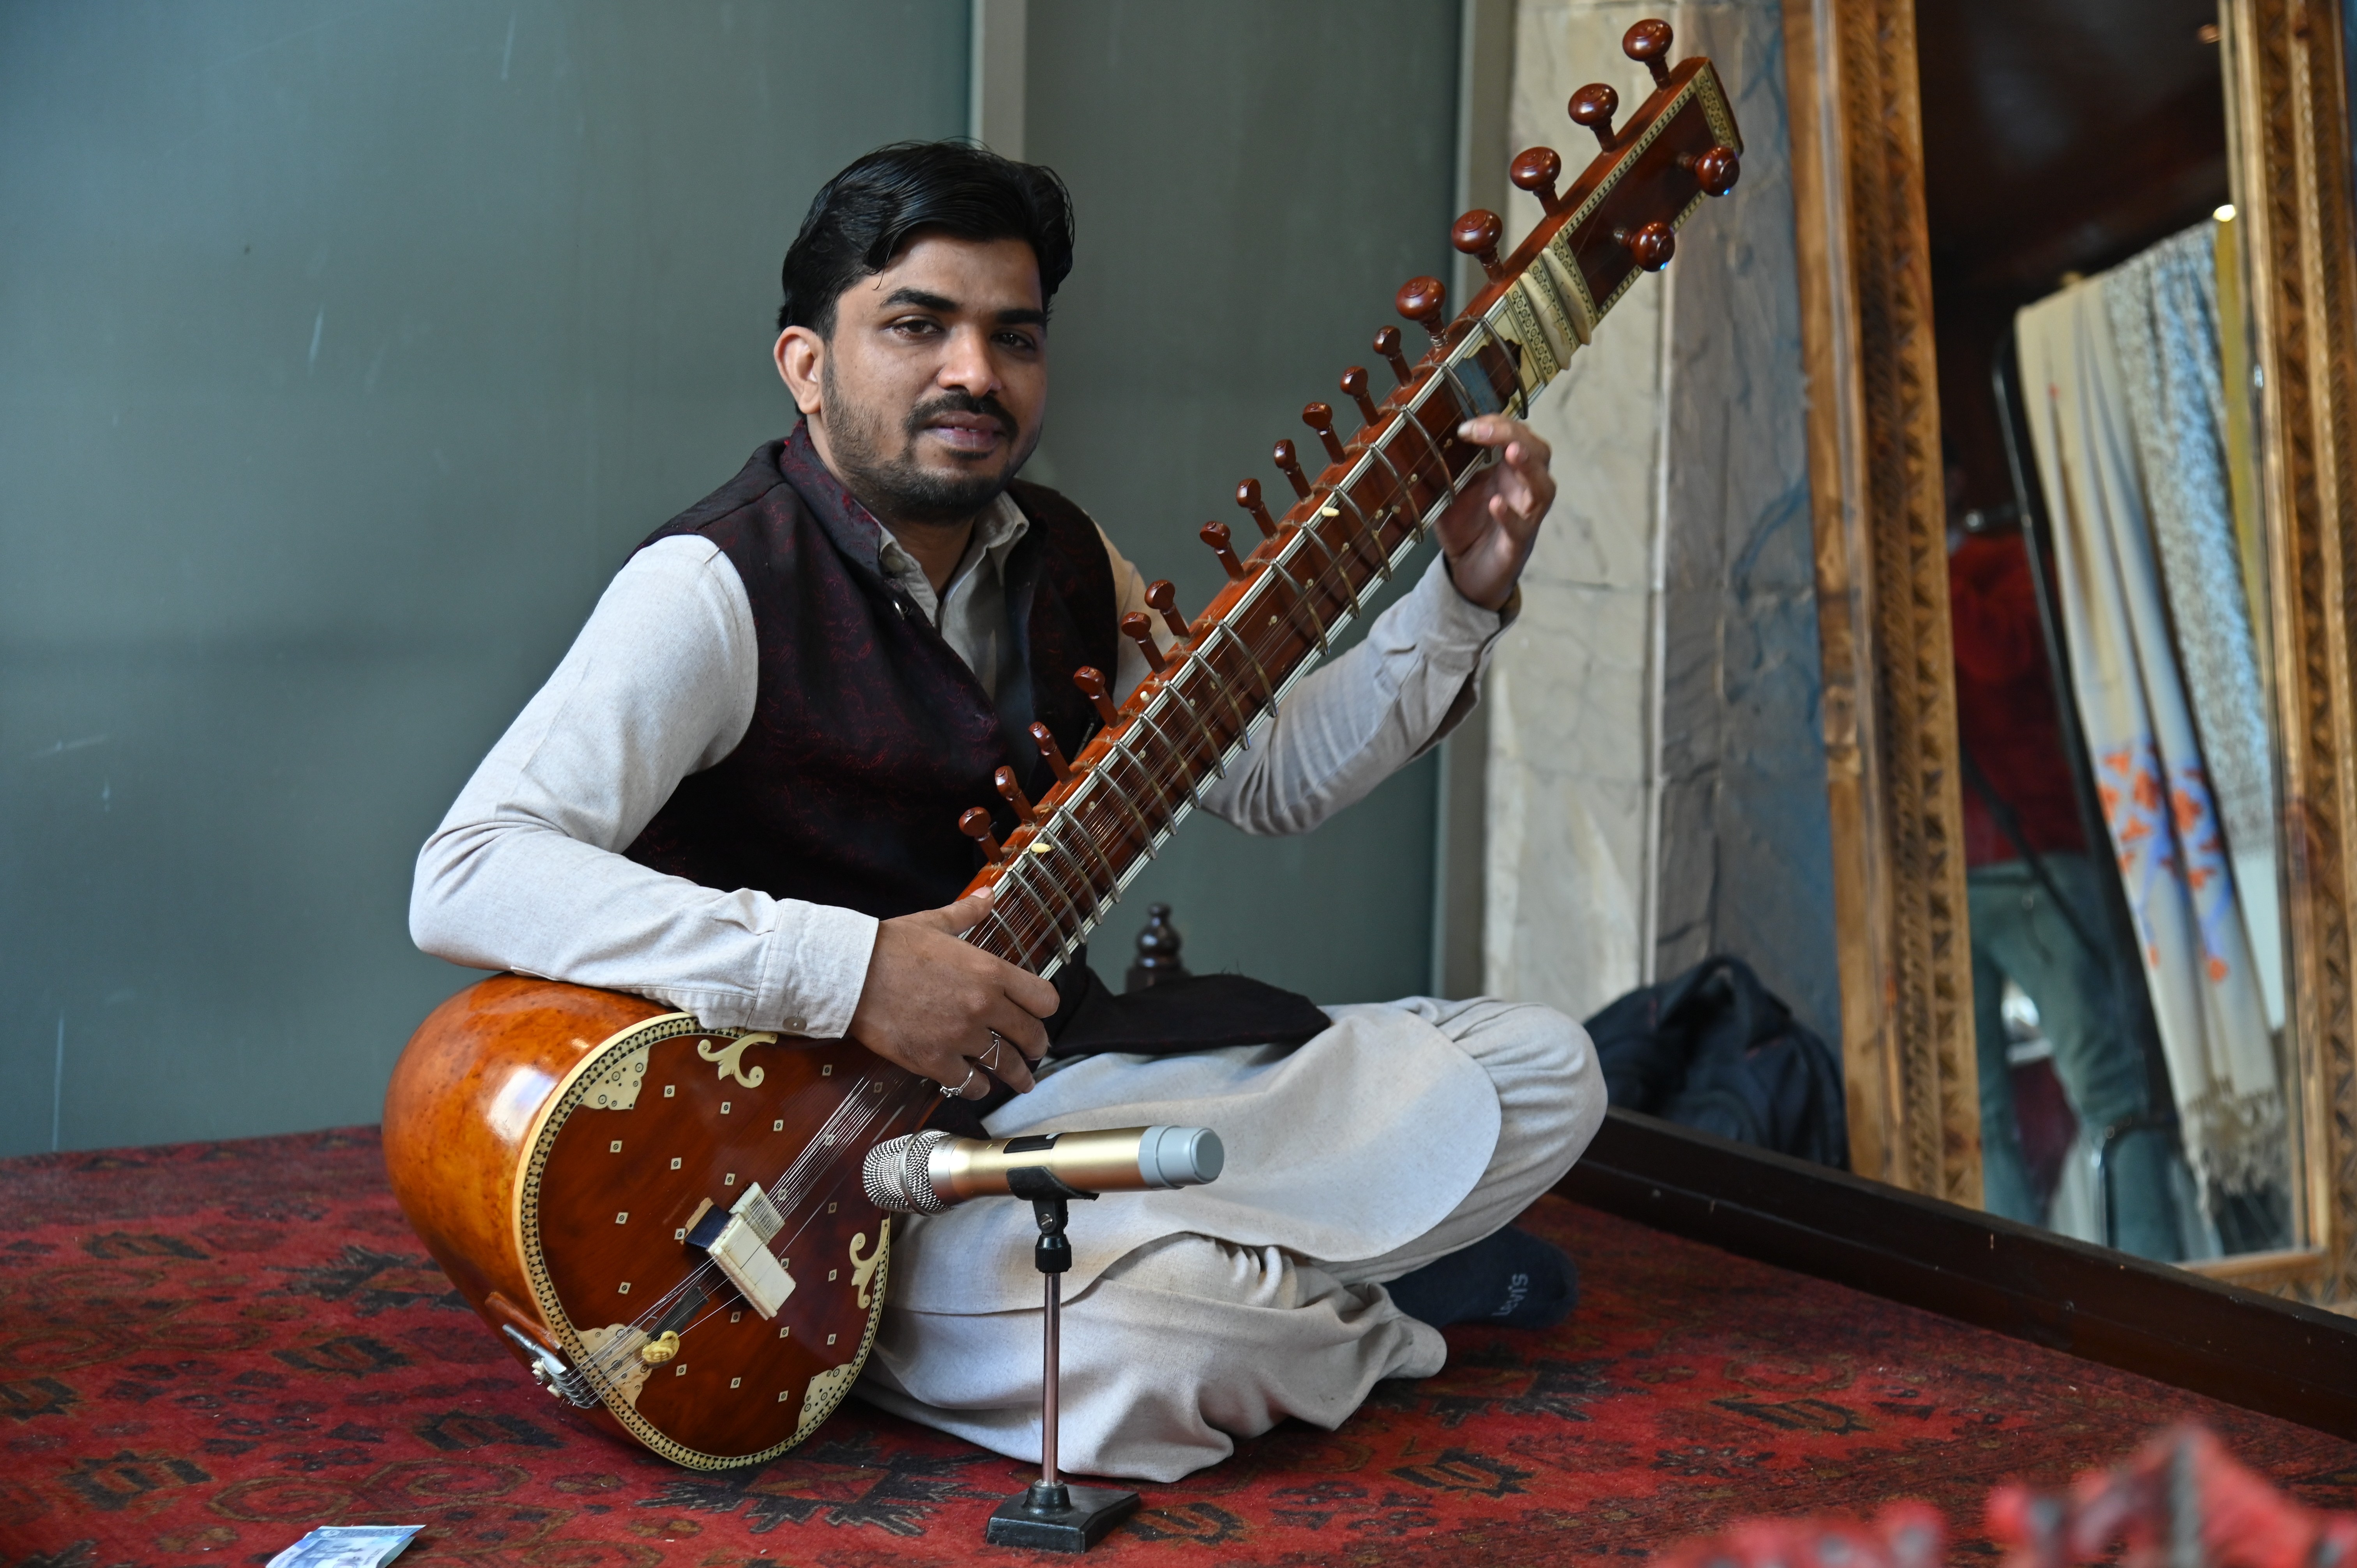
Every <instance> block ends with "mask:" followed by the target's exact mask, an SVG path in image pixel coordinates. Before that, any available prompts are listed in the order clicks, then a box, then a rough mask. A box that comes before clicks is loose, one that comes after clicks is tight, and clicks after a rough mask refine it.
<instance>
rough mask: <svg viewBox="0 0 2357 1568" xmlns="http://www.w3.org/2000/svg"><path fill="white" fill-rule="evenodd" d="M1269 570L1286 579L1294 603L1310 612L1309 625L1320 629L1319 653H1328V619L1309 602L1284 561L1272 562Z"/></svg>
mask: <svg viewBox="0 0 2357 1568" xmlns="http://www.w3.org/2000/svg"><path fill="white" fill-rule="evenodd" d="M1268 569H1269V570H1270V571H1272V572H1274V573H1275V574H1276V575H1278V576H1280V577H1282V578H1284V579H1285V585H1286V587H1288V588H1291V589H1292V590H1293V598H1294V602H1295V603H1296V604H1298V605H1301V606H1302V607H1305V608H1306V609H1308V611H1309V624H1310V625H1312V626H1314V627H1316V628H1318V652H1319V653H1321V654H1322V653H1324V652H1325V651H1326V618H1325V617H1324V616H1321V615H1319V614H1318V607H1317V606H1316V605H1313V604H1310V603H1309V602H1308V599H1309V596H1308V595H1307V594H1305V593H1303V592H1302V591H1301V585H1300V584H1298V583H1297V582H1295V581H1294V580H1293V574H1292V573H1290V572H1288V571H1286V569H1285V564H1284V563H1283V562H1282V561H1271V562H1270V563H1269V564H1268Z"/></svg>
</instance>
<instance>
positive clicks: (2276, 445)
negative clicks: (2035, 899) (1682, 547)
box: [1783, 0, 2357, 1308]
mask: <svg viewBox="0 0 2357 1568" xmlns="http://www.w3.org/2000/svg"><path fill="white" fill-rule="evenodd" d="M1783 21H1784V39H1785V58H1786V70H1787V71H1788V73H1789V80H1788V86H1789V90H1790V102H1791V109H1792V186H1793V199H1794V208H1795V216H1796V220H1797V224H1798V231H1799V262H1800V285H1801V306H1802V337H1803V364H1804V367H1805V371H1806V374H1807V380H1808V388H1809V398H1808V442H1809V477H1810V491H1811V508H1812V512H1813V519H1812V521H1813V529H1814V541H1815V553H1816V580H1817V613H1818V624H1819V629H1820V642H1821V648H1822V652H1823V658H1824V707H1823V712H1824V731H1825V754H1826V769H1827V789H1828V792H1829V795H1830V800H1831V808H1832V822H1833V860H1834V865H1833V870H1834V902H1835V921H1836V928H1837V930H1838V932H1839V943H1840V957H1839V963H1840V975H1841V997H1842V1059H1843V1064H1844V1070H1845V1075H1846V1079H1847V1088H1848V1101H1849V1118H1850V1122H1849V1129H1850V1131H1849V1137H1850V1152H1851V1160H1852V1164H1853V1166H1854V1168H1855V1169H1857V1171H1858V1172H1859V1174H1861V1175H1864V1176H1875V1177H1878V1178H1879V1179H1881V1180H1884V1181H1888V1182H1890V1183H1892V1184H1894V1185H1896V1186H1898V1187H1904V1188H1907V1189H1909V1190H1910V1191H1915V1192H1922V1193H1930V1194H1932V1195H1935V1196H1937V1197H1945V1198H1949V1199H1952V1200H1953V1201H1955V1202H1959V1203H1964V1204H1970V1205H1973V1206H1975V1207H1977V1206H1978V1205H1979V1203H1980V1198H1981V1172H1980V1106H1979V1095H1978V1091H1977V1089H1976V1079H1975V1069H1974V1037H1973V984H1972V954H1971V945H1970V941H1969V940H1968V934H1967V931H1966V929H1965V922H1966V914H1965V900H1964V855H1963V843H1964V833H1963V804H1962V800H1961V796H1960V789H1959V782H1958V768H1957V761H1956V757H1957V742H1956V700H1955V675H1954V665H1953V658H1952V654H1951V651H1950V643H1949V630H1948V575H1947V541H1946V516H1945V504H1944V494H1943V473H1942V469H1941V462H1940V409H1939V396H1938V392H1937V379H1936V376H1935V374H1934V363H1933V354H1932V278H1931V259H1930V254H1929V250H1928V246H1927V242H1926V238H1925V224H1924V206H1923V137H1922V121H1921V107H1920V101H1919V98H1918V90H1917V79H1916V59H1915V5H1914V0H1784V5H1783ZM2220 26H2221V29H2222V40H2221V46H2222V49H2223V51H2224V53H2223V64H2224V68H2225V70H2227V71H2228V73H2229V81H2230V83H2231V89H2230V91H2229V94H2228V102H2229V115H2230V122H2231V123H2230V124H2229V126H2228V129H2227V135H2228V145H2229V157H2230V160H2231V162H2232V164H2233V185H2234V190H2235V200H2236V204H2237V208H2238V210H2239V211H2240V213H2241V215H2242V217H2243V219H2244V222H2245V223H2246V224H2247V230H2246V234H2247V251H2246V253H2247V254H2248V255H2249V257H2250V258H2251V270H2252V272H2253V274H2254V278H2253V286H2252V288H2251V298H2252V301H2253V309H2254V314H2255V320H2256V325H2257V328H2258V334H2259V338H2260V344H2259V355H2258V358H2259V363H2260V366H2261V369H2262V371H2263V373H2264V377H2265V392H2264V398H2263V408H2264V419H2265V431H2264V435H2265V447H2266V451H2265V456H2264V463H2265V470H2264V477H2265V488H2266V508H2267V517H2266V525H2267V537H2268V553H2269V560H2270V564H2271V567H2272V571H2271V582H2270V584H2269V596H2270V601H2271V604H2272V607H2273V616H2274V639H2275V649H2274V660H2275V667H2276V670H2277V671H2281V672H2282V673H2281V679H2280V682H2279V690H2278V692H2277V704H2278V712H2277V714H2276V728H2277V732H2278V735H2279V736H2280V738H2279V740H2278V743H2277V744H2278V755H2279V757H2280V761H2281V765H2282V769H2283V772H2282V780H2281V786H2280V793H2281V798H2282V808H2283V822H2284V856H2283V859H2284V865H2285V873H2284V878H2285V880H2284V888H2283V897H2284V929H2285V933H2286V940H2287V945H2288V953H2287V959H2288V963H2289V972H2290V975H2291V977H2292V1003H2291V1014H2290V1024H2291V1027H2290V1029H2289V1031H2288V1034H2289V1036H2290V1040H2291V1047H2290V1060H2289V1067H2290V1069H2291V1074H2292V1079H2293V1082H2292V1085H2291V1088H2292V1090H2293V1092H2294V1093H2295V1094H2296V1095H2297V1096H2298V1103H2297V1106H2296V1108H2295V1111H2294V1115H2293V1118H2292V1122H2293V1149H2292V1165H2293V1188H2294V1191H2293V1198H2292V1201H2293V1206H2294V1210H2295V1216H2296V1219H2295V1224H2296V1227H2297V1233H2298V1235H2300V1236H2301V1237H2302V1238H2303V1239H2304V1244H2303V1245H2301V1246H2299V1247H2298V1248H2295V1249H2291V1250H2287V1251H2279V1252H2267V1253H2258V1254H2247V1255H2244V1256H2239V1257H2233V1258H2226V1259H2220V1260H2216V1261H2213V1262H2203V1263H2200V1264H2196V1265H2193V1266H2194V1267H2196V1268H2198V1269H2199V1270H2200V1271H2201V1273H2208V1274H2212V1275H2214V1276H2218V1277H2222V1278H2229V1279H2233V1280H2235V1281H2237V1282H2239V1283H2244V1284H2251V1285H2256V1286H2260V1287H2263V1288H2271V1289H2275V1290H2277V1291H2280V1292H2282V1293H2284V1294H2293V1295H2298V1296H2300V1297H2302V1298H2305V1299H2308V1300H2311V1301H2319V1302H2325V1303H2329V1304H2333V1305H2342V1306H2344V1307H2349V1308H2357V952H2353V951H2352V926H2351V911H2350V903H2349V900H2350V890H2351V888H2352V886H2357V836H2352V830H2357V711H2352V703H2357V693H2352V670H2351V658H2350V636H2351V632H2352V618H2357V226H2352V187H2351V176H2352V168H2351V161H2350V141H2351V136H2350V125H2349V118H2348V110H2349V95H2348V88H2347V82H2346V78H2345V73H2344V68H2343V60H2344V58H2345V57H2344V56H2343V54H2342V52H2341V19H2340V15H2339V7H2338V5H2336V4H2333V3H2331V0H2221V5H2220Z"/></svg>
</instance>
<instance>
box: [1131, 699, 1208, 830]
mask: <svg viewBox="0 0 2357 1568" xmlns="http://www.w3.org/2000/svg"><path fill="white" fill-rule="evenodd" d="M1137 722H1138V723H1139V724H1142V725H1145V726H1146V728H1148V729H1150V730H1152V731H1153V732H1154V736H1155V738H1156V739H1157V740H1159V741H1160V742H1161V743H1162V744H1163V745H1164V746H1166V747H1168V749H1169V752H1170V762H1171V766H1172V768H1174V769H1176V771H1177V772H1178V774H1179V778H1180V779H1183V780H1184V781H1185V782H1186V785H1187V800H1188V802H1189V804H1191V805H1196V806H1200V805H1201V804H1202V803H1203V797H1202V796H1201V795H1200V793H1198V792H1197V790H1196V788H1195V780H1194V778H1193V777H1192V776H1193V774H1194V771H1195V769H1194V768H1193V767H1192V766H1190V765H1189V763H1188V761H1187V760H1186V758H1185V757H1182V756H1180V755H1179V746H1178V744H1177V743H1176V742H1175V741H1173V740H1172V739H1171V738H1170V732H1169V731H1168V730H1166V729H1164V728H1163V727H1162V726H1161V725H1158V724H1156V723H1155V722H1154V704H1153V703H1147V704H1146V706H1144V707H1142V708H1140V709H1138V710H1137ZM1154 788H1155V790H1156V791H1157V793H1159V794H1160V795H1162V797H1163V798H1164V799H1165V800H1168V799H1169V791H1168V790H1167V789H1163V786H1162V782H1161V780H1160V779H1156V780H1155V784H1154Z"/></svg>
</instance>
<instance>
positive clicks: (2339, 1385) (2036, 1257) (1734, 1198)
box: [1555, 1110, 2357, 1439]
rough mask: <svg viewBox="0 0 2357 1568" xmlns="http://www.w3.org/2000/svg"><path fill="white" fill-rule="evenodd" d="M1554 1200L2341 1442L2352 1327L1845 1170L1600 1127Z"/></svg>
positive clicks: (1667, 1127)
mask: <svg viewBox="0 0 2357 1568" xmlns="http://www.w3.org/2000/svg"><path fill="white" fill-rule="evenodd" d="M1555 1191H1556V1192H1557V1193H1558V1194H1560V1195H1561V1196H1563V1197H1567V1198H1570V1199H1571V1200H1573V1201H1574V1202H1576V1203H1580V1204H1584V1205H1586V1206H1587V1207H1588V1208H1597V1209H1601V1210H1603V1211H1604V1212H1606V1213H1609V1214H1616V1215H1619V1216H1620V1217H1621V1218H1623V1219H1633V1220H1636V1221H1637V1222H1639V1223H1641V1224H1643V1225H1646V1226H1649V1227H1651V1228H1652V1229H1654V1230H1663V1231H1666V1232H1668V1233H1669V1234H1671V1235H1675V1236H1684V1237H1686V1238H1688V1239H1690V1240H1697V1241H1703V1242H1706V1243H1708V1244H1710V1245H1712V1246H1716V1247H1720V1248H1724V1249H1725V1250H1726V1251H1730V1252H1734V1253H1737V1254H1738V1255H1740V1256H1743V1257H1747V1258H1752V1259H1756V1260H1758V1261H1759V1262H1764V1263H1771V1264H1774V1265H1776V1266H1778V1267H1780V1268H1786V1269H1790V1270H1792V1271H1793V1272H1794V1273H1803V1274H1808V1275H1811V1276H1813V1277H1815V1278H1819V1279H1824V1280H1830V1281H1832V1282H1834V1283H1837V1284H1844V1285H1848V1286H1850V1287H1852V1288H1854V1289H1857V1290H1862V1291H1865V1292H1866V1293H1867V1294H1871V1295H1878V1296H1881V1297H1883V1298H1884V1299H1886V1300H1890V1301H1897V1302H1900V1303H1903V1304H1904V1305H1909V1306H1914V1307H1919V1308H1921V1309H1923V1310H1925V1311H1929V1312H1934V1313H1938V1314H1939V1315H1941V1316H1944V1317H1949V1318H1953V1319H1954V1320H1956V1321H1958V1322H1963V1323H1969V1324H1971V1325H1973V1326H1975V1327H1980V1328H1986V1329H1990V1330H1992V1331H1994V1332H1996V1333H1999V1334H2004V1335H2007V1336H2009V1337H2014V1338H2018V1339H2026V1340H2029V1341H2031V1342H2033V1343H2035V1344H2040V1345H2044V1346H2048V1347H2050V1348H2054V1349H2059V1350H2063V1351H2066V1352H2068V1353H2070V1354H2072V1355H2075V1356H2079V1357H2082V1358H2083V1359H2087V1360H2090V1361H2094V1362H2097V1363H2099V1364H2101V1365H2104V1366H2110V1367H2116V1368H2118V1369H2121V1370H2123V1371H2128V1372H2134V1373H2136V1374H2138V1375H2140V1376H2143V1377H2147V1378H2151V1379H2153V1380H2156V1381H2158V1382H2163V1383H2167V1384H2169V1385H2170V1386H2171V1387H2175V1388H2180V1389H2184V1390H2187V1391H2190V1392H2193V1393H2199V1394H2205V1395H2207V1396H2209V1397H2210V1398H2212V1399H2215V1400H2218V1401H2220V1402H2223V1403H2227V1404H2232V1405H2235V1406H2238V1407H2240V1408H2242V1409H2244V1410H2252V1411H2257V1412H2260V1413H2262V1414H2266V1415H2272V1416H2276V1417H2279V1418H2281V1419H2283V1420H2286V1421H2292V1422H2297V1423H2300V1424H2301V1425H2304V1426H2310V1427H2314V1428H2316V1429H2318V1430H2319V1431H2322V1432H2329V1433H2331V1434H2334V1435H2335V1436H2340V1437H2347V1438H2352V1439H2357V1321H2352V1320H2351V1319H2350V1318H2348V1317H2344V1316H2340V1315H2338V1314H2334V1313H2330V1312H2325V1311H2322V1310H2319V1309H2318V1308H2315V1307H2310V1306H2304V1305H2299V1304H2298V1303H2294V1302H2287V1301H2284V1300H2281V1299H2279V1298H2277V1297H2275V1296H2269V1295H2262V1294H2259V1293H2258V1292H2256V1291H2252V1290H2247V1289H2244V1288H2243V1287H2242V1286H2239V1285H2235V1284H2232V1283H2224V1282H2222V1281H2219V1280H2215V1279H2210V1278H2205V1277H2203V1276H2202V1275H2201V1274H2198V1273H2191V1272H2189V1271H2187V1270H2183V1269H2179V1268H2177V1267H2174V1266H2172V1265H2169V1264H2166V1263H2150V1262H2144V1261H2143V1260H2141V1259H2136V1258H2131V1257H2128V1256H2127V1255H2126V1254H2125V1253H2121V1252H2115V1251H2110V1250H2108V1249H2105V1248H2100V1247H2092V1246H2089V1245H2087V1244H2085V1243H2084V1242H2080V1241H2073V1240H2070V1239H2068V1238H2066V1237H2061V1236H2056V1235H2053V1234H2051V1233H2050V1232H2048V1231H2044V1230H2037V1229H2034V1228H2032V1227H2029V1226H2026V1225H2019V1224H2017V1223H2015V1222H2013V1221H2012V1220H2008V1219H1999V1218H1997V1217H1996V1216H1994V1215H1989V1214H1984V1213H1982V1212H1980V1211H1979V1210H1977V1209H1972V1208H1962V1207H1960V1206H1958V1205H1956V1204H1952V1203H1946V1202H1943V1201H1942V1200H1940V1199H1938V1198H1934V1197H1924V1196H1922V1195H1921V1194H1917V1193H1910V1192H1904V1191H1901V1190H1900V1189H1899V1188H1896V1187H1887V1186H1884V1185H1883V1184H1881V1183H1878V1182H1872V1181H1867V1180H1866V1179H1864V1178H1862V1177H1859V1176H1852V1175H1850V1174H1849V1173H1848V1172H1846V1171H1837V1170H1833V1169H1830V1168H1828V1167H1825V1166H1822V1165H1810V1164H1808V1163H1806V1162H1804V1161H1801V1160H1795V1159H1791V1158H1788V1157H1786V1156H1784V1155H1776V1154H1771V1153H1770V1152H1768V1151H1766V1150H1763V1149H1756V1148H1753V1147H1751V1146H1749V1145H1748V1144H1737V1143H1731V1142H1729V1141H1728V1140H1727V1139H1724V1138H1719V1137H1715V1136H1713V1135H1712V1134H1710V1133H1700V1132H1696V1131H1695V1130H1693V1129H1691V1128H1686V1127H1679V1126H1675V1125H1673V1124H1672V1123H1670V1122H1662V1121H1658V1120H1656V1119H1654V1118H1652V1117H1650V1116H1643V1115H1639V1114H1637V1113H1635V1112H1626V1111H1619V1110H1615V1111H1612V1112H1609V1114H1608V1115H1607V1117H1606V1121H1605V1124H1604V1126H1603V1127H1602V1128H1601V1129H1600V1130H1599V1131H1598V1133H1597V1135H1596V1139H1595V1141H1594V1142H1593V1143H1592V1144H1589V1146H1588V1148H1587V1153H1586V1154H1584V1155H1581V1156H1580V1160H1579V1163H1578V1164H1577V1165H1574V1166H1573V1167H1572V1169H1571V1172H1570V1174H1569V1175H1567V1176H1565V1177H1564V1178H1563V1180H1561V1181H1560V1182H1558V1183H1556V1184H1555Z"/></svg>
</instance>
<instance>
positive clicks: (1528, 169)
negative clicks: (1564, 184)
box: [1506, 147, 1563, 218]
mask: <svg viewBox="0 0 2357 1568" xmlns="http://www.w3.org/2000/svg"><path fill="white" fill-rule="evenodd" d="M1562 174H1563V158H1562V156H1560V155H1558V154H1557V153H1556V152H1555V149H1554V148H1553V147H1533V148H1531V149H1530V150H1529V151H1527V152H1525V153H1523V155H1522V156H1519V157H1517V158H1515V159H1514V166H1513V167H1512V168H1510V169H1508V170H1507V171H1506V177H1507V178H1508V179H1511V180H1512V181H1513V182H1514V185H1515V188H1517V189H1521V190H1527V191H1529V192H1530V193H1531V194H1532V195H1533V196H1535V197H1537V198H1538V199H1539V205H1540V206H1541V207H1544V208H1545V209H1547V216H1548V217H1550V218H1552V217H1554V216H1555V214H1556V213H1558V212H1560V211H1562V210H1563V198H1561V197H1559V196H1557V195H1556V194H1555V180H1556V179H1557V178H1558V177H1561V176H1562Z"/></svg>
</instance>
